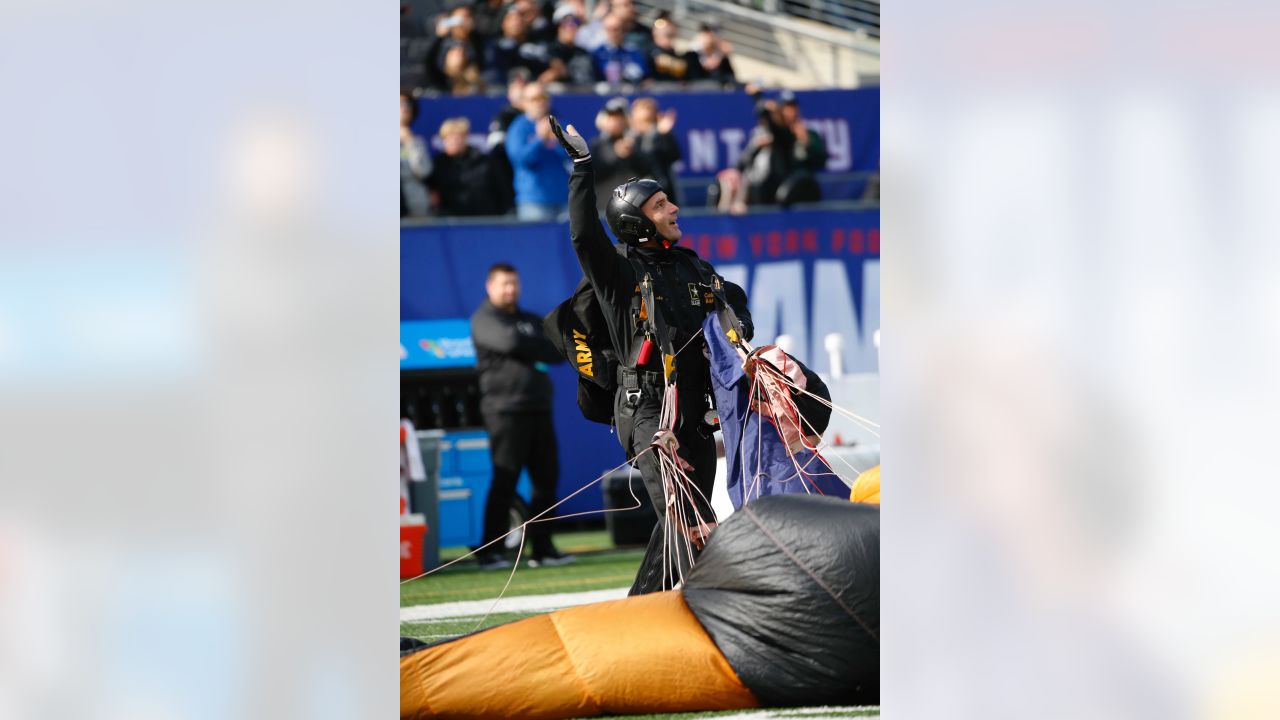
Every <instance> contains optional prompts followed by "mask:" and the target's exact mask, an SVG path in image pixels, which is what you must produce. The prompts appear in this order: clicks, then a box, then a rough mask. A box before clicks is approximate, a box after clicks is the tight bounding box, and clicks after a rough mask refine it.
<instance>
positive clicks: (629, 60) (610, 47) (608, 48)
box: [591, 13, 649, 85]
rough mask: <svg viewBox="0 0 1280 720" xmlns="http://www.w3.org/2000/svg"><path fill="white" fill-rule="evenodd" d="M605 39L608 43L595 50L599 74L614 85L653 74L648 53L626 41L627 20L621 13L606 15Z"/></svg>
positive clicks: (593, 53)
mask: <svg viewBox="0 0 1280 720" xmlns="http://www.w3.org/2000/svg"><path fill="white" fill-rule="evenodd" d="M604 38H605V39H604V44H603V45H601V46H600V47H598V48H596V49H595V50H594V51H592V53H591V57H592V59H594V60H595V63H596V74H597V75H598V76H600V77H601V78H603V79H604V81H605V82H607V83H609V84H611V85H616V84H618V83H624V82H626V83H638V82H640V81H641V80H644V79H645V78H647V77H649V58H648V52H647V50H645V49H643V48H639V47H636V46H635V45H632V44H630V43H627V42H626V30H625V28H624V24H623V19H622V18H621V17H620V16H619V15H618V14H617V13H611V14H609V15H608V16H606V17H605V19H604Z"/></svg>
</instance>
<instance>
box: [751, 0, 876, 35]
mask: <svg viewBox="0 0 1280 720" xmlns="http://www.w3.org/2000/svg"><path fill="white" fill-rule="evenodd" d="M767 4H769V5H775V6H778V8H777V9H779V10H781V11H782V12H784V13H786V14H788V15H795V16H796V17H802V18H808V19H810V20H816V21H818V22H820V23H826V24H827V25H833V26H835V27H838V28H841V29H843V30H851V31H856V30H859V29H861V30H863V31H865V32H866V33H867V35H870V36H871V37H874V38H877V39H878V38H879V37H880V0H768V2H767ZM766 11H767V9H766Z"/></svg>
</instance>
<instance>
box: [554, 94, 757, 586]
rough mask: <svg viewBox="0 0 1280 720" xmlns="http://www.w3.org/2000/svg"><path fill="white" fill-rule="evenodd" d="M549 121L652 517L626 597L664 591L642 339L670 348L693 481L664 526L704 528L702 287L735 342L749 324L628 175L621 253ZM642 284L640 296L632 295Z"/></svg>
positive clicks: (652, 375)
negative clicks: (722, 305) (564, 161)
mask: <svg viewBox="0 0 1280 720" xmlns="http://www.w3.org/2000/svg"><path fill="white" fill-rule="evenodd" d="M550 122H551V129H552V132H554V133H555V135H556V138H557V139H558V140H559V141H560V145H561V146H562V147H563V148H564V150H565V152H566V153H568V155H569V157H570V158H572V159H573V172H572V173H570V175H569V235H570V240H571V242H572V243H573V249H574V252H575V254H576V255H577V257H578V263H579V264H580V265H581V266H582V272H583V275H584V276H585V277H586V279H587V281H588V282H589V283H590V284H591V287H592V289H593V291H594V293H595V297H596V299H597V300H599V304H600V308H601V310H602V314H603V317H604V321H605V324H606V325H607V327H608V334H609V337H610V341H611V344H612V345H613V348H612V349H613V351H614V352H616V353H617V356H618V358H619V361H620V365H621V367H620V369H619V377H618V391H617V395H616V396H615V400H614V421H615V423H616V425H617V430H618V441H619V442H620V443H621V444H622V447H623V450H624V451H626V456H627V458H629V459H632V460H633V462H634V465H635V467H636V469H638V470H639V471H640V475H641V477H642V478H643V480H644V484H645V489H646V491H647V492H648V494H649V499H650V501H651V503H652V504H653V508H654V510H655V512H656V513H657V515H658V523H657V524H656V525H655V527H654V530H653V534H652V535H651V536H650V539H649V546H648V549H647V550H646V552H645V556H644V559H643V560H642V561H641V564H640V569H639V571H638V572H637V574H636V579H635V582H634V583H633V584H632V587H631V590H630V594H632V595H640V594H644V593H650V592H658V591H662V590H667V589H670V588H671V587H673V586H674V585H675V583H677V582H678V581H679V579H680V578H681V577H683V575H684V573H685V572H686V571H687V570H688V567H689V559H688V555H687V554H686V552H684V551H679V552H677V551H676V549H675V548H673V547H665V546H664V540H665V539H666V527H665V523H666V518H667V512H668V507H669V506H668V504H667V497H666V492H665V490H664V488H663V481H662V472H661V469H660V465H659V457H658V455H657V454H656V453H655V452H652V451H649V448H650V443H651V442H652V441H653V439H654V434H655V432H657V430H658V427H659V417H660V413H661V411H662V401H663V396H664V391H665V380H664V373H663V370H662V368H663V363H664V359H662V358H660V357H658V356H659V355H660V352H646V350H645V348H646V347H648V348H649V349H650V350H652V347H653V341H652V340H651V337H653V336H654V335H658V334H660V332H661V330H665V334H666V336H667V337H666V342H669V345H665V343H664V342H663V339H662V338H661V337H659V338H658V341H657V342H658V343H659V344H660V345H664V346H666V347H669V348H671V349H672V350H673V352H674V356H675V357H674V361H673V365H674V369H675V375H674V377H675V386H676V389H677V399H676V411H677V419H676V422H675V428H674V434H675V438H676V440H677V442H678V443H679V449H678V451H677V453H678V455H679V457H680V458H681V459H683V460H684V461H685V462H686V463H688V464H689V466H690V469H688V470H686V473H687V475H688V476H689V478H690V479H691V480H692V481H693V485H694V488H688V492H687V493H677V494H678V495H679V497H672V498H671V503H672V504H673V505H672V507H675V504H677V503H678V504H680V506H681V507H680V508H679V512H677V513H675V515H674V516H673V517H671V518H670V521H671V522H673V523H675V522H676V516H683V517H685V518H690V517H691V516H692V511H694V510H696V511H697V513H698V514H699V515H700V516H701V517H702V518H703V519H705V520H708V521H710V522H714V520H715V514H714V512H713V511H712V510H711V508H710V497H711V489H712V484H713V483H714V479H715V465H716V449H715V441H714V439H713V437H712V433H713V427H712V426H711V425H709V424H708V423H709V422H710V421H711V418H710V416H709V414H708V413H709V411H710V398H709V394H710V389H711V377H710V366H709V361H708V359H707V356H706V355H704V350H705V347H706V343H705V342H704V340H703V338H702V322H703V320H704V319H705V318H706V316H707V314H708V313H709V312H713V311H715V309H716V299H715V297H714V294H712V293H708V292H704V290H706V289H707V288H708V287H710V286H714V285H715V283H716V282H717V280H719V281H720V283H721V287H723V297H724V298H726V300H727V301H728V304H729V306H730V307H732V308H733V310H734V311H735V312H736V313H737V316H738V319H739V320H740V321H741V327H742V334H743V337H744V339H748V340H749V339H750V338H751V336H752V324H751V316H750V314H749V313H748V311H747V296H746V293H745V292H743V290H742V288H740V287H738V286H737V285H734V284H733V283H729V282H724V281H723V279H720V278H718V276H716V275H715V268H714V267H712V266H711V264H710V263H708V262H706V261H705V260H703V259H701V258H699V257H698V256H697V254H696V253H694V252H693V251H692V250H689V249H687V248H684V247H679V246H677V243H678V242H679V241H680V238H681V230H680V223H679V220H678V216H679V212H680V208H679V207H677V206H676V205H675V203H673V202H671V201H670V199H669V198H668V197H667V193H666V192H665V191H664V189H663V188H662V186H661V185H659V184H658V183H657V182H656V181H654V180H653V179H652V178H639V179H631V180H629V181H627V182H624V183H622V184H621V185H619V186H618V187H616V188H614V190H613V192H612V193H610V197H609V202H608V204H607V206H606V209H605V219H606V221H607V222H608V223H609V227H610V229H612V230H613V233H614V235H616V236H617V238H618V240H620V241H621V242H622V243H624V246H623V247H622V250H624V251H625V253H626V254H625V255H624V254H623V252H620V251H619V249H617V248H615V247H614V245H613V243H612V242H611V241H610V240H609V236H608V235H607V234H605V231H604V228H603V227H602V226H601V224H600V219H599V215H598V214H597V212H596V207H597V206H596V197H595V195H596V191H595V185H596V183H595V176H594V175H595V174H594V171H593V168H592V165H593V162H594V161H593V158H592V153H591V150H590V148H589V147H588V146H587V142H586V140H584V139H583V138H582V137H581V136H580V135H579V134H578V133H577V131H576V130H574V128H573V126H572V125H570V126H569V127H568V128H567V129H566V128H561V127H560V123H559V122H557V121H556V119H555V118H554V117H552V118H550ZM645 278H648V280H647V281H645ZM642 281H645V285H646V287H647V288H648V290H642V288H641V283H642ZM646 295H647V296H648V297H650V298H653V305H654V306H655V307H648V305H647V304H646V303H644V302H643V301H642V298H643V297H645V296H646ZM660 329H661V330H660ZM675 530H676V531H683V532H685V533H687V534H686V537H690V539H691V543H692V546H693V547H698V546H700V545H701V543H702V542H703V541H705V536H704V535H702V534H700V533H697V532H691V530H692V529H691V528H688V527H685V528H679V527H677V528H675ZM685 547H689V546H687V545H686V546H685Z"/></svg>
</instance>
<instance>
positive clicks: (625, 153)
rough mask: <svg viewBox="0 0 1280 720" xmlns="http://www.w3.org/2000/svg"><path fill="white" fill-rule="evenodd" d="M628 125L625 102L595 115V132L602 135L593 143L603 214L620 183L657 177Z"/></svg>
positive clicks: (613, 103)
mask: <svg viewBox="0 0 1280 720" xmlns="http://www.w3.org/2000/svg"><path fill="white" fill-rule="evenodd" d="M629 122H630V121H629V119H628V117H627V101H626V99H625V98H620V97H616V98H613V99H612V100H610V101H609V102H607V103H605V106H604V109H603V110H601V111H600V112H599V113H598V114H597V115H596V129H597V130H599V131H600V134H599V135H597V136H596V137H595V139H593V140H592V141H591V156H592V158H594V160H593V165H594V169H595V171H596V202H597V203H598V207H597V209H598V210H599V211H600V212H604V211H605V205H606V204H607V203H608V201H609V195H610V193H611V192H612V190H613V188H614V187H616V186H617V185H618V183H621V182H623V181H625V180H627V179H628V178H634V177H656V173H655V168H654V165H653V162H652V159H651V158H650V157H648V156H647V155H646V154H645V153H644V152H642V151H641V150H640V149H639V148H637V147H636V138H635V137H634V136H633V135H631V133H630V132H629V131H628V130H629V128H628V125H629Z"/></svg>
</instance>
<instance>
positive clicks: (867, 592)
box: [684, 495, 880, 707]
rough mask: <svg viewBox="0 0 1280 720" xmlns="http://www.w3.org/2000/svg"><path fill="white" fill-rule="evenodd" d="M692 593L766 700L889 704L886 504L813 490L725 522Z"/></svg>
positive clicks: (738, 668) (760, 503)
mask: <svg viewBox="0 0 1280 720" xmlns="http://www.w3.org/2000/svg"><path fill="white" fill-rule="evenodd" d="M684 597H685V601H686V602H687V603H688V605H689V609H690V610H691V611H692V612H693V614H694V616H695V617H697V618H698V621H699V622H700V623H701V624H702V627H703V628H704V629H705V630H706V631H707V633H708V634H709V635H710V636H711V639H712V640H714V641H715V643H716V646H717V647H719V648H720V652H722V653H724V656H725V658H726V659H727V660H728V661H729V664H730V665H731V666H733V669H734V671H735V672H736V673H737V674H738V678H739V679H741V680H742V682H743V684H745V685H746V686H747V687H748V688H750V690H751V691H752V692H753V693H755V695H756V697H757V698H758V699H759V700H760V704H761V705H763V706H766V707H768V706H788V705H816V704H830V705H845V704H853V705H875V704H879V702H880V508H879V507H878V506H872V505H864V504H861V503H851V502H849V501H848V500H844V499H837V498H831V497H818V496H811V495H773V496H768V497H763V498H760V499H759V500H756V501H754V502H751V503H748V504H746V505H744V506H743V507H742V509H740V510H738V511H737V512H735V513H734V514H733V515H732V516H731V517H730V518H729V519H728V520H727V521H725V522H724V523H723V524H721V525H720V526H719V527H718V528H716V531H715V533H714V534H713V535H712V537H711V541H710V542H708V543H707V547H706V549H704V550H703V552H702V554H701V556H700V557H699V558H698V562H697V564H696V565H694V567H693V570H692V571H691V572H690V574H689V576H688V578H687V581H686V583H685V586H684Z"/></svg>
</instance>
